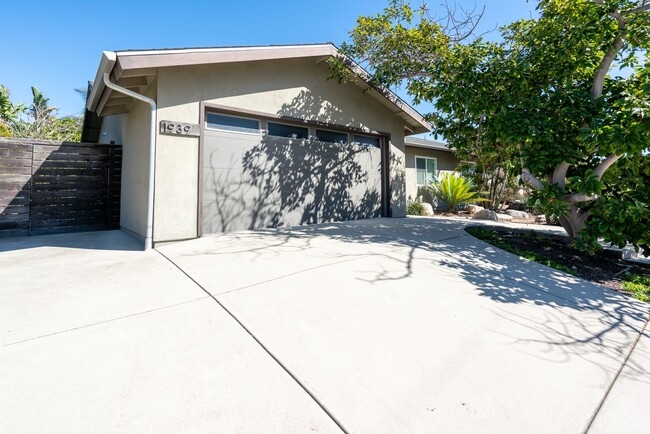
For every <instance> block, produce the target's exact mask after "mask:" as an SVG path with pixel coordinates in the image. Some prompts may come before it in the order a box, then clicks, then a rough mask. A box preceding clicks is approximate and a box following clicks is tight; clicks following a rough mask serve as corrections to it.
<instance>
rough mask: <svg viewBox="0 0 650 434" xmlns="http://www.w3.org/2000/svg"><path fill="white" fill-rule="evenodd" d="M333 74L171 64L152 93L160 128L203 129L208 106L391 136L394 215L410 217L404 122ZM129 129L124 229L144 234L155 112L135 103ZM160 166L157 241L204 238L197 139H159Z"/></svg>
mask: <svg viewBox="0 0 650 434" xmlns="http://www.w3.org/2000/svg"><path fill="white" fill-rule="evenodd" d="M329 75H330V70H329V69H328V67H327V64H326V62H324V61H322V60H320V61H318V59H316V58H301V59H282V60H264V61H250V62H238V63H223V64H211V65H193V66H177V67H174V66H171V67H165V68H158V70H157V75H156V77H157V78H156V79H155V80H154V81H153V82H152V83H151V84H150V85H149V87H148V88H147V92H146V94H147V96H151V97H154V98H156V99H157V105H158V109H157V122H160V121H161V120H169V121H177V122H188V123H192V124H197V123H199V122H200V121H201V116H202V113H201V107H202V105H201V103H202V102H203V103H206V104H217V105H220V106H228V107H230V108H232V109H241V110H244V111H255V112H260V113H266V114H269V115H275V116H290V117H293V118H300V119H306V120H310V121H318V122H326V123H330V124H337V125H342V126H346V127H353V128H359V129H363V130H365V131H368V132H373V133H385V134H387V135H388V136H389V137H390V140H389V142H390V148H389V149H390V167H391V173H390V179H391V193H392V194H391V196H392V197H391V199H390V200H391V207H392V215H393V217H403V216H405V214H406V200H405V198H406V185H407V178H406V177H405V176H406V173H405V167H404V162H405V153H404V120H403V119H401V118H400V117H398V116H397V115H396V114H395V113H394V112H393V111H391V109H389V108H388V107H387V106H386V105H384V104H382V103H380V102H379V101H378V100H377V99H376V98H373V97H372V96H371V95H370V94H369V93H368V92H364V91H363V89H362V88H361V87H360V86H358V85H356V84H353V83H343V84H339V83H338V81H336V80H328V79H327V78H328V76H329ZM373 92H374V91H373ZM110 124H111V125H112V126H111V128H110V130H111V131H112V133H110V131H106V132H107V133H110V134H114V135H115V134H117V130H119V128H120V125H119V122H115V121H111V122H110ZM116 124H117V125H116ZM124 124H125V126H124V125H123V126H122V128H123V130H124V131H123V133H122V134H123V138H124V141H123V144H124V169H123V170H124V172H123V173H124V176H123V187H122V226H123V227H125V228H126V229H129V230H130V231H133V232H135V233H136V234H138V235H140V236H144V233H145V230H146V193H147V175H148V174H147V170H146V167H147V164H146V162H147V158H148V144H149V126H150V124H149V106H148V105H146V104H144V103H141V102H136V103H135V104H134V106H133V107H132V108H131V109H130V111H129V113H128V114H126V115H125V116H124ZM155 163H156V172H155V190H154V233H153V240H154V242H163V241H171V240H180V239H188V238H194V237H196V236H198V224H197V221H198V215H197V214H198V200H199V196H198V192H199V189H200V188H201V186H200V179H199V138H198V137H189V136H170V135H165V134H160V133H158V134H157V137H156V161H155Z"/></svg>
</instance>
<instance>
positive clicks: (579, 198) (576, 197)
mask: <svg viewBox="0 0 650 434" xmlns="http://www.w3.org/2000/svg"><path fill="white" fill-rule="evenodd" d="M596 199H598V196H597V195H595V194H585V193H573V194H568V195H566V196H564V201H565V202H568V203H579V202H591V201H592V200H596Z"/></svg>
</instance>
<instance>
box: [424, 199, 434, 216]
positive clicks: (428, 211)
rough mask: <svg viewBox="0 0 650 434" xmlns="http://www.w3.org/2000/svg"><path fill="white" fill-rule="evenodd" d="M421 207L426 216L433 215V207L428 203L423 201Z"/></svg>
mask: <svg viewBox="0 0 650 434" xmlns="http://www.w3.org/2000/svg"><path fill="white" fill-rule="evenodd" d="M422 208H423V209H424V212H425V213H426V215H427V216H429V217H431V216H432V215H433V207H432V206H431V204H430V203H426V202H423V203H422Z"/></svg>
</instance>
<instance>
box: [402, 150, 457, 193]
mask: <svg viewBox="0 0 650 434" xmlns="http://www.w3.org/2000/svg"><path fill="white" fill-rule="evenodd" d="M416 156H418V157H428V158H435V159H437V160H438V171H454V170H456V168H457V167H458V165H459V164H460V160H458V158H456V157H455V156H454V154H453V153H451V152H445V151H436V150H433V149H426V148H418V147H415V146H406V198H407V199H408V200H414V199H415V198H416V197H417V196H418V186H417V181H416V174H415V157H416Z"/></svg>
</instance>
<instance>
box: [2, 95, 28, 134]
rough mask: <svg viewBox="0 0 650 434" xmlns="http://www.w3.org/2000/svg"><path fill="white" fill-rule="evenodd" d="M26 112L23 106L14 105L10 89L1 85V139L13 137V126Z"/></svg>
mask: <svg viewBox="0 0 650 434" xmlns="http://www.w3.org/2000/svg"><path fill="white" fill-rule="evenodd" d="M24 111H25V106H24V105H22V104H13V103H12V102H11V99H10V98H9V89H7V88H6V87H4V86H3V85H1V84H0V137H11V136H12V135H13V134H12V131H11V125H12V123H14V122H16V121H17V120H18V116H19V115H20V114H21V113H23V112H24Z"/></svg>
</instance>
